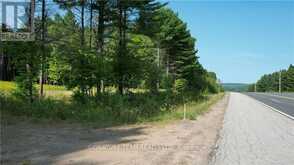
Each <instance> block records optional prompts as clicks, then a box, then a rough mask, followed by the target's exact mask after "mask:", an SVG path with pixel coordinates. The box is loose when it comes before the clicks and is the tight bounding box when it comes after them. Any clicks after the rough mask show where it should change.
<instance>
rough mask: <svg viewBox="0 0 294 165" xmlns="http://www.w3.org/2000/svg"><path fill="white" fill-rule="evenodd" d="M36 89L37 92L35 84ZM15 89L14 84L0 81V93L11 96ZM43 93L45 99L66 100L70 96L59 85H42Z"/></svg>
mask: <svg viewBox="0 0 294 165" xmlns="http://www.w3.org/2000/svg"><path fill="white" fill-rule="evenodd" d="M35 86H36V89H37V90H39V88H40V85H39V84H35ZM15 89H16V84H15V82H11V81H0V92H2V93H6V94H12V92H13V91H14V90H15ZM44 93H45V96H46V97H52V98H55V99H59V100H62V99H66V98H67V99H68V98H69V97H70V96H71V95H72V91H70V90H67V89H66V88H65V87H64V86H59V85H47V84H44Z"/></svg>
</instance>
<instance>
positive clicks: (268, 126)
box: [210, 93, 294, 165]
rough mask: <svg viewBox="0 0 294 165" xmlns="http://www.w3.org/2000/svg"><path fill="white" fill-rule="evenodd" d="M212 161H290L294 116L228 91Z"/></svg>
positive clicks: (231, 164) (254, 164)
mask: <svg viewBox="0 0 294 165" xmlns="http://www.w3.org/2000/svg"><path fill="white" fill-rule="evenodd" d="M217 144H218V145H217V149H216V151H215V156H214V157H213V159H212V161H211V162H210V164H211V165H236V164H238V165H249V164H250V165H293V163H294V156H293V155H294V150H293V149H294V120H291V119H290V118H287V117H286V116H283V115H281V114H279V113H277V112H275V111H273V110H271V109H270V108H268V107H266V106H264V105H263V104H261V103H259V102H257V101H256V100H255V99H253V98H251V97H249V96H246V95H243V94H240V93H231V94H230V101H229V104H228V107H227V111H226V114H225V118H224V125H223V129H222V130H221V132H220V138H219V140H218V143H217Z"/></svg>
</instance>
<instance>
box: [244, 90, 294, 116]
mask: <svg viewBox="0 0 294 165" xmlns="http://www.w3.org/2000/svg"><path fill="white" fill-rule="evenodd" d="M243 95H245V94H243ZM245 96H247V97H249V98H251V99H253V100H255V101H257V102H259V103H260V104H262V105H264V106H266V107H267V108H269V109H271V110H273V111H275V112H278V113H280V114H281V115H284V116H286V117H288V118H290V119H292V120H294V117H293V116H290V115H288V114H286V113H284V112H281V111H280V110H277V109H276V108H274V107H272V106H269V105H267V104H265V103H263V102H261V101H259V100H257V99H255V98H253V97H252V96H248V95H245Z"/></svg>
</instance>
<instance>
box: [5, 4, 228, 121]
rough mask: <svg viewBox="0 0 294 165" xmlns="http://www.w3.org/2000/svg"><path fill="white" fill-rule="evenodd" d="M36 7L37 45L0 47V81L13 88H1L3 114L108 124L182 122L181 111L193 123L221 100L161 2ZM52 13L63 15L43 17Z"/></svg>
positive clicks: (183, 29) (182, 26)
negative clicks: (0, 71)
mask: <svg viewBox="0 0 294 165" xmlns="http://www.w3.org/2000/svg"><path fill="white" fill-rule="evenodd" d="M36 8H37V9H36V11H40V13H38V14H35V15H38V17H36V18H35V28H36V29H35V32H36V34H35V35H36V41H32V42H20V41H17V42H12V41H7V42H2V43H1V52H2V53H3V55H2V56H3V59H4V60H5V62H4V63H5V66H4V68H5V69H4V74H3V75H4V76H3V78H1V79H4V80H7V81H13V82H15V84H14V83H11V82H6V81H5V82H1V84H0V85H1V87H0V89H1V96H0V101H1V107H2V108H1V111H3V112H4V113H5V114H7V115H16V116H27V117H32V118H35V119H50V120H51V119H52V120H73V121H80V122H96V123H99V124H100V125H111V124H117V123H136V122H140V121H152V120H165V119H167V118H169V119H179V118H182V115H180V114H181V113H182V111H180V110H179V109H181V108H180V107H182V106H183V105H185V106H186V107H187V108H186V109H187V118H189V119H192V118H195V117H196V116H197V114H199V113H201V112H202V111H205V110H207V108H208V106H209V105H210V104H211V103H213V102H215V101H216V100H217V99H219V98H220V97H221V96H222V95H223V94H218V93H221V92H222V91H223V89H222V87H221V86H220V85H219V83H218V82H219V81H218V78H217V76H216V74H215V73H214V72H210V71H207V70H206V69H205V68H204V67H203V66H202V65H201V64H200V62H199V60H198V58H199V56H198V49H197V48H196V41H197V40H196V39H195V38H194V37H192V36H191V33H190V31H189V29H188V28H187V25H186V23H184V22H183V21H182V20H181V19H180V18H179V17H178V15H177V14H176V13H175V12H173V11H172V10H171V9H169V8H167V7H166V4H165V3H160V2H158V1H155V0H144V1H125V0H118V1H108V0H100V1H57V0H56V1H55V0H54V1H53V2H52V1H50V2H46V1H44V0H42V1H38V2H37V4H36ZM56 10H58V11H62V13H64V14H62V15H61V14H60V12H56V13H55V14H52V15H48V14H49V13H52V11H56ZM49 11H51V12H49ZM2 30H3V31H10V30H11V29H9V27H6V26H5V25H3V26H2Z"/></svg>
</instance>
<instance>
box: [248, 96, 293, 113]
mask: <svg viewBox="0 0 294 165" xmlns="http://www.w3.org/2000/svg"><path fill="white" fill-rule="evenodd" d="M245 94H246V95H248V96H250V97H252V98H254V99H256V100H258V101H260V102H262V103H264V104H266V105H269V106H271V107H273V108H275V109H277V110H279V111H281V112H283V113H285V114H287V115H289V116H292V117H293V118H294V93H281V94H279V93H254V92H249V93H245Z"/></svg>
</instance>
